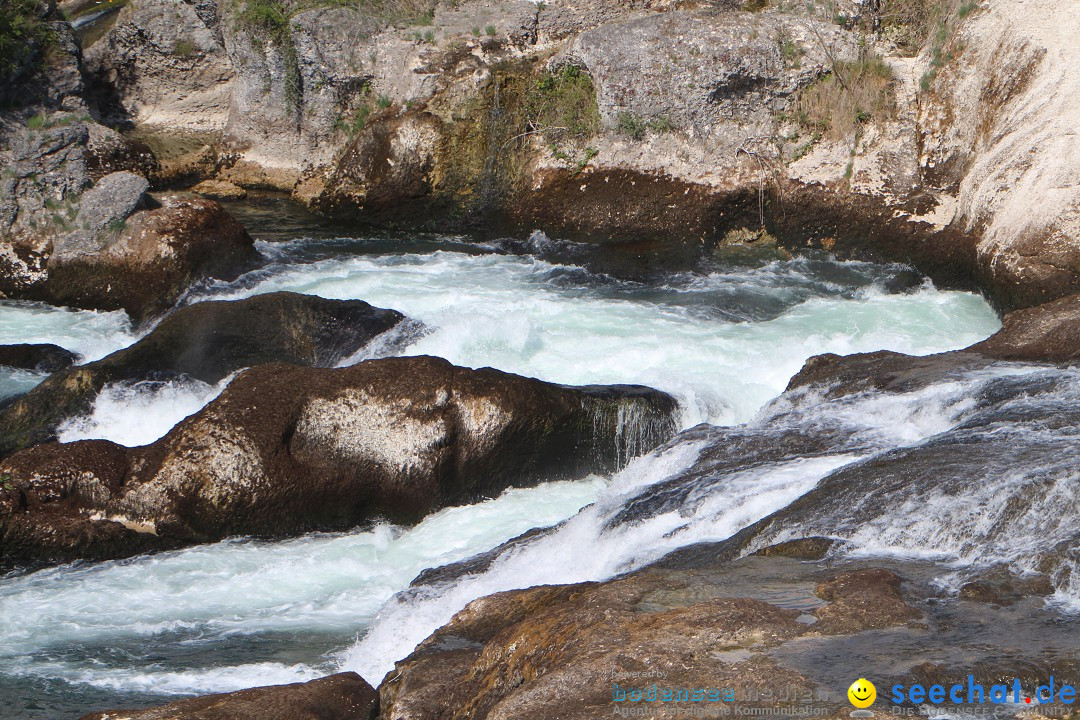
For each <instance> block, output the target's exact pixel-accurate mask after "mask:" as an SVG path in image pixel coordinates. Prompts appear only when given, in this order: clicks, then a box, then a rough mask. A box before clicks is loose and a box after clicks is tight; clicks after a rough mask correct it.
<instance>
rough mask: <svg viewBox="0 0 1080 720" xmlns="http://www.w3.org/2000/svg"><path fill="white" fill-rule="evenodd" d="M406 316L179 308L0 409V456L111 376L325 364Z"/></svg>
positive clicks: (209, 376)
mask: <svg viewBox="0 0 1080 720" xmlns="http://www.w3.org/2000/svg"><path fill="white" fill-rule="evenodd" d="M402 319H403V316H402V315H401V314H400V313H398V312H395V311H393V310H383V309H381V308H376V307H372V306H371V305H368V304H367V303H365V302H363V301H360V300H324V299H323V298H319V297H315V296H311V295H299V294H296V293H285V292H282V293H271V294H266V295H258V296H255V297H252V298H247V299H245V300H236V301H211V302H203V303H196V304H194V305H189V306H186V307H183V308H180V309H179V310H177V311H176V312H175V313H173V314H172V315H169V316H168V317H167V318H165V319H164V320H163V321H162V322H161V323H160V324H159V325H158V326H157V327H156V328H154V330H153V331H152V332H150V333H149V334H148V335H146V336H145V337H144V338H142V339H141V340H139V341H138V342H136V343H135V344H134V345H132V346H130V347H128V348H125V349H123V350H118V351H116V352H115V353H113V354H111V355H109V356H108V357H105V358H103V359H101V360H98V361H96V362H92V363H88V364H86V365H82V366H79V367H76V368H71V369H70V370H68V371H66V372H63V373H58V374H57V375H54V376H53V377H50V378H48V379H47V380H45V381H44V382H43V383H41V384H40V385H38V386H37V387H35V388H34V389H33V390H31V391H30V392H29V393H27V394H26V395H24V396H22V397H21V398H19V399H18V400H16V401H14V403H13V404H12V405H11V406H10V407H9V408H7V409H6V410H4V412H3V413H2V414H0V455H8V454H10V453H11V452H13V451H14V450H17V449H19V448H23V447H28V446H30V445H36V444H38V443H42V442H48V441H50V440H55V439H56V432H57V429H58V428H59V426H60V425H61V423H63V422H64V421H65V420H67V419H69V418H71V417H74V416H77V415H80V414H83V413H86V412H88V411H89V410H90V407H91V406H92V404H93V401H94V398H96V397H97V394H98V393H99V392H101V390H102V388H104V387H105V385H106V384H108V383H110V382H120V381H137V380H145V379H149V378H158V379H160V378H164V377H174V376H181V375H183V376H187V377H191V378H195V379H197V380H201V381H203V382H207V383H216V382H218V381H220V380H221V379H222V378H224V377H225V376H227V375H228V374H229V373H232V372H235V371H237V370H240V369H241V368H245V367H250V366H253V365H259V364H262V363H268V362H289V363H296V364H300V365H313V366H318V367H328V366H331V365H334V364H336V363H338V362H339V361H341V360H343V359H345V358H346V357H348V356H349V355H352V354H353V353H355V352H357V351H358V350H359V349H360V348H362V347H364V346H365V345H366V344H367V343H368V342H370V341H371V340H372V339H373V338H374V337H376V336H377V335H379V334H380V333H382V332H385V331H386V330H389V329H390V328H392V327H393V326H394V325H396V324H397V323H398V322H400V321H401V320H402Z"/></svg>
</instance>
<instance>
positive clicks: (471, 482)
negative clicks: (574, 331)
mask: <svg viewBox="0 0 1080 720" xmlns="http://www.w3.org/2000/svg"><path fill="white" fill-rule="evenodd" d="M675 411H676V404H675V401H674V400H673V399H672V398H671V397H669V396H668V395H666V394H664V393H661V392H658V391H656V390H651V389H649V388H644V387H639V386H589V387H580V388H575V387H566V386H560V385H552V384H550V383H545V382H541V381H539V380H532V379H529V378H523V377H519V376H516V375H510V374H507V373H503V372H499V371H496V370H491V369H484V370H468V369H464V368H458V367H455V366H453V365H451V364H450V363H448V362H446V361H445V360H439V359H435V358H428V357H415V358H388V359H385V360H370V361H367V362H362V363H360V364H358V365H354V366H351V367H347V368H340V369H317V368H303V367H298V366H293V365H283V364H272V365H261V366H258V367H255V368H253V369H251V370H248V371H247V372H245V373H242V374H241V375H239V376H238V377H237V378H236V379H235V380H233V381H232V383H230V385H229V387H228V388H226V390H225V391H224V392H223V393H222V394H221V395H220V396H219V397H218V398H217V399H216V400H214V401H212V402H211V403H210V404H209V405H208V406H207V407H205V408H204V409H203V410H201V411H200V412H199V413H197V414H195V415H193V416H191V417H190V418H188V419H187V420H184V421H183V422H181V423H180V424H179V425H177V426H176V427H175V428H173V430H172V431H170V432H169V434H168V435H166V436H165V437H164V438H162V439H161V440H159V441H157V442H156V443H154V444H152V445H148V446H146V447H142V448H134V449H130V450H129V449H126V448H121V447H119V446H117V445H115V444H113V443H109V442H105V441H82V442H75V443H69V444H62V445H57V444H47V445H39V446H37V447H35V448H31V449H29V450H25V451H23V452H20V453H17V454H15V455H13V456H12V457H10V458H8V459H7V460H6V461H4V462H3V463H2V464H0V473H3V476H4V477H5V478H7V481H6V482H5V484H4V486H3V489H2V495H0V498H2V499H0V528H2V529H0V555H2V557H3V560H4V562H5V563H9V564H10V563H12V562H33V561H43V562H57V561H64V560H71V559H75V558H104V557H122V556H126V555H131V554H134V553H137V552H140V551H143V550H146V549H150V548H155V547H176V546H178V545H186V544H191V543H197V542H207V541H213V540H219V539H221V538H224V537H227V536H229V535H238V534H244V535H258V536H263V537H282V536H287V535H293V534H296V533H300V532H305V531H309V530H342V529H346V528H349V527H352V526H354V525H356V524H357V523H361V522H364V521H370V520H373V519H375V518H377V517H387V518H390V519H392V520H394V521H399V522H417V521H418V520H420V519H421V518H422V517H423V516H424V515H426V514H427V513H429V512H431V511H432V510H435V509H437V508H439V507H442V506H446V505H452V504H457V503H463V502H469V501H473V500H476V499H479V498H481V497H485V496H487V497H491V496H494V495H496V494H498V493H499V492H500V491H501V490H503V489H505V488H507V487H513V486H528V485H533V484H535V483H537V482H541V481H544V480H552V479H560V478H571V477H581V476H583V475H585V474H587V473H589V472H610V471H612V470H614V469H616V468H617V467H619V466H620V465H621V464H623V463H625V462H627V461H629V459H630V458H631V457H633V456H634V455H636V454H639V453H643V452H647V451H648V450H650V449H651V448H653V447H655V446H656V445H658V444H660V443H662V442H664V441H665V440H667V439H668V438H669V437H670V436H671V435H672V434H673V433H674V430H675V420H674V413H675ZM9 412H10V411H9Z"/></svg>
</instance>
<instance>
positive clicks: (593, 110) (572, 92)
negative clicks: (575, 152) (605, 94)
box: [526, 65, 600, 140]
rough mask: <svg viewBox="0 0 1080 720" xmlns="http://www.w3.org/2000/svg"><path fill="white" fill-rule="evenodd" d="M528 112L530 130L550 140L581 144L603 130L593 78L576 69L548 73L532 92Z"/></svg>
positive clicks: (527, 106) (573, 67)
mask: <svg viewBox="0 0 1080 720" xmlns="http://www.w3.org/2000/svg"><path fill="white" fill-rule="evenodd" d="M526 108H527V112H528V115H529V118H528V125H529V128H527V129H528V130H539V131H541V132H544V133H545V134H546V135H547V136H548V137H549V138H555V139H563V138H574V139H578V140H580V139H584V138H588V137H591V136H593V135H595V134H596V132H597V131H598V130H599V129H600V112H599V110H598V109H597V107H596V89H595V88H594V87H593V81H592V78H591V77H589V75H588V73H585V72H583V71H582V70H581V68H579V67H576V66H574V65H564V66H563V67H561V68H559V69H558V70H556V71H554V72H551V71H545V72H544V73H543V74H542V75H541V76H540V78H539V79H538V80H537V81H536V82H535V83H534V84H533V87H531V88H529V91H528V92H527V94H526Z"/></svg>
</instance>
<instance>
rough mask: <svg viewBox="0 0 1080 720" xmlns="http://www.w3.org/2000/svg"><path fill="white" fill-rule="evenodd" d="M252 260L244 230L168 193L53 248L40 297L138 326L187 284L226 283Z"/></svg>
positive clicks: (211, 205) (211, 207)
mask: <svg viewBox="0 0 1080 720" xmlns="http://www.w3.org/2000/svg"><path fill="white" fill-rule="evenodd" d="M125 175H129V174H125ZM109 177H114V176H109ZM106 179H108V178H106ZM104 180H105V179H103V180H102V182H104ZM92 219H97V215H94V216H93V217H92ZM258 257H259V255H258V253H257V251H256V250H255V248H254V245H253V241H252V239H251V237H250V236H249V235H248V234H247V231H245V230H244V228H243V226H242V225H240V223H238V222H237V221H236V220H234V219H233V218H232V217H231V216H230V215H229V214H228V213H227V212H225V210H224V209H222V207H221V206H220V205H218V204H217V203H216V202H214V201H212V200H205V199H201V198H192V197H185V196H179V195H171V196H167V197H164V198H161V200H160V205H159V207H156V208H154V209H150V210H145V211H142V212H138V213H135V214H134V215H131V216H129V217H127V218H126V219H122V218H114V219H113V220H112V221H109V222H108V223H107V224H106V225H105V226H104V227H103V228H102V229H101V230H100V231H98V232H97V233H96V234H95V235H94V237H93V239H92V240H91V241H88V242H82V241H80V242H65V243H62V244H61V245H60V246H58V247H57V248H56V249H55V251H54V253H53V255H52V257H51V258H50V259H49V264H48V281H47V291H48V296H49V298H50V300H51V301H53V302H54V303H57V304H61V305H72V306H75V307H83V308H92V309H99V310H119V309H123V310H126V311H127V312H128V314H130V315H131V316H132V317H133V319H135V320H136V321H137V322H142V321H144V320H146V319H148V318H150V317H152V316H153V315H155V314H158V313H161V312H163V311H165V310H166V309H168V308H169V307H170V306H172V304H173V303H174V302H175V301H176V299H177V298H178V297H180V295H181V293H183V291H184V290H185V289H187V287H188V286H189V285H190V284H191V283H193V282H194V281H196V280H200V279H203V278H206V277H215V278H220V279H226V280H228V279H233V278H235V277H236V276H237V275H239V274H240V273H241V272H243V271H244V270H246V269H249V268H250V267H251V266H252V265H253V264H254V263H255V262H256V261H257V259H258Z"/></svg>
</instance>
